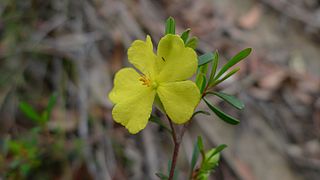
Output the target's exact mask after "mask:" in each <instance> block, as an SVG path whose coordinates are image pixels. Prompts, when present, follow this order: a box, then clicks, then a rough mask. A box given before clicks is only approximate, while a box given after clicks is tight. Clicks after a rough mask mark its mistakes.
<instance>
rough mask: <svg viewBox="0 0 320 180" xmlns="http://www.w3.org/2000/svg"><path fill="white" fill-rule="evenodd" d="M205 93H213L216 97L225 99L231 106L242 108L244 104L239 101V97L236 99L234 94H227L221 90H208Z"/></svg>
mask: <svg viewBox="0 0 320 180" xmlns="http://www.w3.org/2000/svg"><path fill="white" fill-rule="evenodd" d="M206 94H213V95H216V96H218V97H220V98H221V99H223V100H225V101H226V102H227V103H229V104H230V105H232V106H233V107H235V108H237V109H239V110H241V109H243V108H244V104H243V102H241V101H240V100H239V99H237V98H236V97H234V96H231V95H229V94H226V93H223V92H208V93H206Z"/></svg>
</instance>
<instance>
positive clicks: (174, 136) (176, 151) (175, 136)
mask: <svg viewBox="0 0 320 180" xmlns="http://www.w3.org/2000/svg"><path fill="white" fill-rule="evenodd" d="M167 119H168V121H169V124H170V128H171V130H172V139H173V143H174V150H173V154H172V162H171V168H170V173H169V179H168V180H172V179H173V177H174V171H175V167H176V165H177V160H178V155H179V149H180V145H181V142H182V137H183V135H184V132H185V131H186V129H187V126H188V123H186V124H184V125H183V128H182V130H181V131H180V133H179V134H177V132H176V130H175V128H174V125H173V123H172V121H171V119H170V117H169V116H168V115H167Z"/></svg>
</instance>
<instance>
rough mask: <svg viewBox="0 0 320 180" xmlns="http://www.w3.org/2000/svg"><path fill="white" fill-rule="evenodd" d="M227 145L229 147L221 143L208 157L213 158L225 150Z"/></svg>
mask: <svg viewBox="0 0 320 180" xmlns="http://www.w3.org/2000/svg"><path fill="white" fill-rule="evenodd" d="M226 147H228V146H227V145H225V144H221V145H219V146H218V147H216V148H214V151H213V152H212V153H211V154H210V156H208V159H210V158H212V157H213V156H214V155H216V154H218V153H220V152H221V151H222V150H224V149H225V148H226Z"/></svg>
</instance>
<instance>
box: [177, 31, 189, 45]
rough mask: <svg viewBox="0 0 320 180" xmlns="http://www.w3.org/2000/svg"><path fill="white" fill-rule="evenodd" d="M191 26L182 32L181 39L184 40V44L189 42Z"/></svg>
mask: <svg viewBox="0 0 320 180" xmlns="http://www.w3.org/2000/svg"><path fill="white" fill-rule="evenodd" d="M190 31H191V30H190V28H188V29H186V30H185V31H184V32H183V33H182V34H181V36H180V37H181V39H182V40H183V42H184V44H186V43H187V41H188V39H189V33H190Z"/></svg>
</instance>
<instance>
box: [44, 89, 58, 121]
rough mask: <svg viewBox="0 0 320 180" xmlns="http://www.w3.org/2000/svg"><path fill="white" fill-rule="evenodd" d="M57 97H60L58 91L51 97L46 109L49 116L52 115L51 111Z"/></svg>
mask: <svg viewBox="0 0 320 180" xmlns="http://www.w3.org/2000/svg"><path fill="white" fill-rule="evenodd" d="M57 97H58V95H57V93H53V94H52V95H51V96H50V98H49V102H48V105H47V108H46V111H47V112H48V118H50V116H51V111H52V109H53V107H54V105H55V104H56V102H57Z"/></svg>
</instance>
